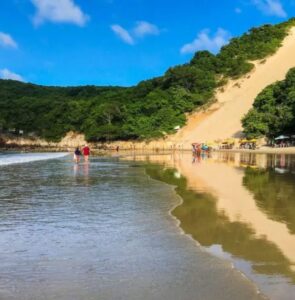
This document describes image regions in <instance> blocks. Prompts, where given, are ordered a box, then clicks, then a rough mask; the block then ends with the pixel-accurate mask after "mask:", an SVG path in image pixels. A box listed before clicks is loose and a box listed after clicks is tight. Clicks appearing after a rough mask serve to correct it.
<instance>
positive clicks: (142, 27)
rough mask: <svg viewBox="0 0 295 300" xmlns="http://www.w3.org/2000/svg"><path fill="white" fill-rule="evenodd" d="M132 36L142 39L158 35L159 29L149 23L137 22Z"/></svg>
mask: <svg viewBox="0 0 295 300" xmlns="http://www.w3.org/2000/svg"><path fill="white" fill-rule="evenodd" d="M133 32H134V35H135V36H137V37H144V36H146V35H159V34H160V29H159V28H158V27H157V26H156V25H154V24H151V23H149V22H146V21H139V22H137V23H136V27H135V28H134V29H133Z"/></svg>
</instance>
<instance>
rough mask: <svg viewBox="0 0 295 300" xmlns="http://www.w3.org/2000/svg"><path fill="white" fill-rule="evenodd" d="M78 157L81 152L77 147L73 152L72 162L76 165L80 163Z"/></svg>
mask: <svg viewBox="0 0 295 300" xmlns="http://www.w3.org/2000/svg"><path fill="white" fill-rule="evenodd" d="M80 156H81V151H80V149H79V147H77V148H76V149H75V152H74V161H75V162H76V163H78V162H79V161H80Z"/></svg>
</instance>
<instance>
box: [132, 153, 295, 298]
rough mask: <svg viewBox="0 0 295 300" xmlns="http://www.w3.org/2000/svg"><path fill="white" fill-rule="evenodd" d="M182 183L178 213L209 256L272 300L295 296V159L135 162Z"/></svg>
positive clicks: (179, 156) (222, 156)
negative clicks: (226, 263) (228, 265)
mask: <svg viewBox="0 0 295 300" xmlns="http://www.w3.org/2000/svg"><path fill="white" fill-rule="evenodd" d="M134 159H135V160H137V161H138V160H141V161H148V162H149V164H148V165H147V166H146V170H147V173H148V174H149V175H150V176H151V177H152V178H154V179H157V180H160V181H162V182H165V183H168V184H171V185H174V186H176V192H177V194H178V195H180V196H181V197H182V199H183V203H182V204H181V205H179V206H178V207H176V208H175V210H174V211H173V215H174V216H175V217H176V218H177V219H178V220H179V221H180V226H181V228H182V229H183V230H184V232H185V233H187V234H189V235H190V236H192V237H193V238H194V239H195V240H196V241H197V242H198V243H199V244H200V245H201V246H202V247H203V248H204V249H206V251H208V252H209V253H212V254H214V255H215V256H217V257H221V258H223V259H226V260H228V261H230V262H232V263H233V264H234V266H235V267H236V268H237V269H238V270H240V271H242V272H243V273H244V274H245V275H246V276H247V277H248V278H250V279H251V280H252V281H253V282H254V283H255V284H256V285H257V286H258V288H259V289H260V290H261V291H262V292H263V293H264V294H265V295H267V296H268V297H269V298H271V299H279V300H283V299H294V295H295V157H294V156H286V155H262V154H261V155H255V154H233V153H219V154H213V155H211V156H210V157H208V156H203V157H201V158H192V156H191V155H190V154H183V153H176V154H175V155H158V156H157V155H154V156H145V157H144V156H142V157H136V158H134Z"/></svg>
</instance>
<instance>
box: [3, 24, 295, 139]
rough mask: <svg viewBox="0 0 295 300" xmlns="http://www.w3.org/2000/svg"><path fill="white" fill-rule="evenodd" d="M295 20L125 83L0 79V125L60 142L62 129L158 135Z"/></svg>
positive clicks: (269, 50) (246, 66)
mask: <svg viewBox="0 0 295 300" xmlns="http://www.w3.org/2000/svg"><path fill="white" fill-rule="evenodd" d="M294 25H295V19H291V20H289V21H288V22H285V23H281V24H278V25H264V26H262V27H259V28H253V29H251V30H250V31H249V32H247V33H245V34H244V35H242V36H241V37H239V38H234V39H232V40H231V41H230V43H229V44H228V45H226V46H224V47H223V48H222V49H221V51H220V52H219V53H218V54H217V55H214V54H211V53H210V52H208V51H201V52H197V53H196V54H195V56H194V57H193V59H192V60H191V61H190V62H189V63H187V64H184V65H179V66H176V67H173V68H170V69H169V70H167V72H166V73H165V74H164V75H163V76H161V77H158V78H154V79H151V80H147V81H143V82H140V83H139V84H138V85H137V86H134V87H130V88H123V87H95V86H81V87H44V86H38V85H34V84H29V83H21V82H16V81H10V80H0V130H2V131H4V132H5V131H7V130H9V129H15V130H16V131H19V130H22V131H23V132H24V133H25V134H35V135H37V136H39V137H42V138H45V139H47V140H52V141H58V140H59V139H61V138H62V137H63V136H64V135H65V134H66V133H67V132H68V131H70V130H73V131H78V132H83V133H85V135H86V138H87V139H88V140H89V141H104V140H116V139H122V140H128V139H149V138H158V137H161V136H163V135H165V134H166V133H172V132H173V130H174V127H175V126H178V125H180V126H182V125H184V124H185V121H186V119H185V113H187V112H191V111H192V110H194V109H196V108H198V107H200V106H202V105H205V104H208V103H210V101H213V99H214V92H215V89H216V88H217V87H219V86H222V85H223V84H225V82H226V81H227V80H228V79H230V78H238V77H240V76H242V75H244V74H246V73H247V72H249V71H251V69H252V68H253V67H254V65H253V64H252V63H251V62H250V61H253V60H257V59H263V58H265V57H266V56H268V55H271V54H273V53H275V52H276V50H277V49H278V48H279V47H280V45H281V42H282V40H283V39H284V38H285V36H286V35H287V34H288V29H289V28H290V27H291V26H294Z"/></svg>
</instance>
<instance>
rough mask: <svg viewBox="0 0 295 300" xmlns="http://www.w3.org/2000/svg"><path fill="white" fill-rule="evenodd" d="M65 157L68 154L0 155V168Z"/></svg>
mask: <svg viewBox="0 0 295 300" xmlns="http://www.w3.org/2000/svg"><path fill="white" fill-rule="evenodd" d="M66 155H68V153H13V154H12V153H4V154H0V166H6V165H12V164H21V163H28V162H33V161H39V160H48V159H55V158H60V157H63V156H66Z"/></svg>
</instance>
